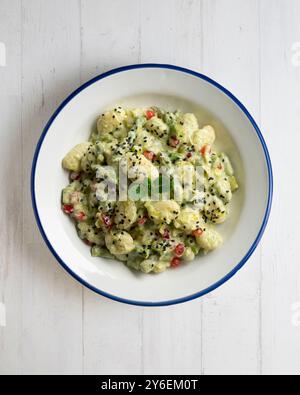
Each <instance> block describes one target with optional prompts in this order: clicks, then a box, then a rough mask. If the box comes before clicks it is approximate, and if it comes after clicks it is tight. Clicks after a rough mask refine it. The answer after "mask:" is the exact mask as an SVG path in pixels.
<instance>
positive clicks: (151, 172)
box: [126, 152, 159, 181]
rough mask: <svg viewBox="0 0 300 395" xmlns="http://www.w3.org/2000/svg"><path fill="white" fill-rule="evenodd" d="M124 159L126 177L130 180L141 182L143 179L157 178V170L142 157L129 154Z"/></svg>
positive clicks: (132, 153)
mask: <svg viewBox="0 0 300 395" xmlns="http://www.w3.org/2000/svg"><path fill="white" fill-rule="evenodd" d="M126 158H127V166H128V177H129V178H130V179H131V180H140V181H143V180H144V179H145V178H152V179H156V178H158V176H159V171H158V169H157V168H156V167H155V166H154V165H153V164H152V162H150V160H148V159H147V158H146V157H145V156H144V155H139V154H135V153H134V152H129V153H128V154H127V155H126Z"/></svg>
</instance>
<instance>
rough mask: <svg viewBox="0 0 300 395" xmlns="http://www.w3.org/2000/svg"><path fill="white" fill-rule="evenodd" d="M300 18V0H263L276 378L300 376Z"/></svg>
mask: <svg viewBox="0 0 300 395" xmlns="http://www.w3.org/2000/svg"><path fill="white" fill-rule="evenodd" d="M299 15H300V3H299V1H297V0H289V1H279V0H274V1H269V2H266V1H265V2H261V30H262V127H263V130H264V131H265V135H266V139H267V142H268V145H269V148H270V153H271V157H272V160H273V166H274V174H275V196H274V204H273V211H272V216H271V221H270V225H269V227H268V231H267V234H266V237H265V238H264V242H263V254H262V258H263V267H262V273H263V283H262V296H263V310H262V311H263V322H262V345H263V365H262V366H263V373H264V374H274V375H275V374H297V375H298V374H299V373H300V341H299V340H300V330H299V326H297V325H296V324H297V311H298V312H299V302H300V266H299V248H298V246H299V240H298V238H299V237H298V236H299V229H298V223H299V219H300V213H299V211H298V210H297V209H296V206H295V204H296V203H294V202H293V198H294V197H295V198H296V199H297V196H298V195H299V183H298V182H297V180H295V175H296V174H297V169H298V165H299V163H298V162H299V161H298V147H299V144H300V135H299V128H300V117H299V114H300V100H299V86H300V67H299V64H298V62H297V61H296V60H297V59H299V50H297V48H299V46H298V44H297V46H296V43H299V41H300V24H299ZM295 49H296V50H297V51H295ZM288 208H290V209H291V214H290V215H288V214H287V209H288ZM293 315H295V317H294V319H293ZM295 318H296V319H295Z"/></svg>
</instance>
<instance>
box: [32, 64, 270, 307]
mask: <svg viewBox="0 0 300 395" xmlns="http://www.w3.org/2000/svg"><path fill="white" fill-rule="evenodd" d="M116 104H121V105H123V106H150V105H158V106H163V107H165V108H168V109H173V110H174V109H176V108H179V109H181V110H183V111H189V112H194V113H196V114H197V115H198V119H199V121H200V124H201V125H202V126H203V125H205V124H208V123H209V124H212V125H213V126H214V127H215V128H216V131H217V142H218V148H220V149H222V150H224V151H225V152H227V153H228V154H229V156H230V157H231V159H232V161H233V164H234V167H235V171H236V175H237V178H238V181H239V184H240V190H239V191H238V192H237V193H236V194H235V196H234V199H233V206H232V214H231V217H230V218H229V220H228V221H227V223H226V224H224V225H222V226H221V227H220V228H219V229H220V231H221V233H222V234H223V236H224V239H225V242H224V245H223V246H222V248H220V249H218V250H216V251H215V252H213V253H211V254H209V255H207V256H205V257H200V258H198V259H197V260H196V261H195V262H194V263H191V264H186V265H183V266H182V267H180V268H178V269H176V270H167V271H166V272H165V273H163V274H160V275H144V274H141V273H136V272H133V271H130V270H129V269H128V268H127V267H126V266H125V265H123V264H122V263H120V262H117V261H116V262H112V261H107V260H105V259H100V258H92V257H91V255H90V249H89V248H88V247H87V246H86V245H85V244H84V243H82V241H81V240H80V239H79V238H78V236H77V234H76V231H75V227H74V225H73V223H72V222H71V221H70V220H69V218H67V216H65V215H63V213H62V212H61V204H60V194H61V190H62V188H63V187H64V186H65V185H66V184H67V182H68V175H67V173H66V172H65V171H64V170H63V169H62V167H61V160H62V158H63V157H64V155H65V153H66V152H68V151H69V149H71V148H72V147H73V146H74V145H75V144H77V143H80V142H82V141H84V140H86V139H88V137H89V134H90V131H91V128H92V127H93V126H94V123H95V120H96V118H97V116H98V115H99V114H100V113H101V112H102V111H103V110H104V109H106V108H110V107H114V106H115V105H116ZM31 183H32V185H31V188H32V201H33V208H34V212H35V216H36V219H37V223H38V226H39V229H40V231H41V234H42V236H43V238H44V240H45V242H46V244H47V245H48V247H49V249H50V250H51V252H52V253H53V255H54V256H55V257H56V258H57V260H58V261H59V262H60V264H61V265H62V266H63V267H64V268H65V269H66V270H67V271H68V272H69V273H70V274H71V275H72V276H73V277H75V278H76V279H77V280H78V281H80V282H81V283H82V284H84V285H85V286H87V287H88V288H90V289H92V290H93V291H95V292H98V293H99V294H101V295H104V296H107V297H109V298H111V299H114V300H117V301H120V302H126V303H131V304H135V305H144V306H163V305H170V304H175V303H181V302H185V301H188V300H191V299H194V298H197V297H200V296H202V295H204V294H206V293H208V292H210V291H212V290H214V289H215V288H217V287H219V286H220V285H222V284H223V283H224V282H226V281H227V280H229V279H230V278H231V277H232V276H233V275H234V274H235V273H236V272H237V271H238V270H239V269H240V268H241V267H242V266H243V265H244V264H245V263H246V261H247V260H248V259H249V257H250V256H251V254H252V253H253V251H254V250H255V248H256V246H257V245H258V243H259V241H260V239H261V237H262V234H263V232H264V229H265V227H266V224H267V221H268V217H269V213H270V208H271V201H272V184H273V180H272V168H271V163H270V158H269V154H268V151H267V147H266V144H265V142H264V139H263V137H262V134H261V132H260V131H259V128H258V127H257V125H256V123H255V121H254V120H253V118H252V117H251V116H250V114H249V113H248V111H247V110H246V108H245V107H244V106H243V105H242V104H241V103H240V102H239V101H238V100H237V99H236V98H235V97H234V96H233V95H232V94H231V93H230V92H228V91H227V90H226V89H225V88H223V87H222V86H220V85H219V84H217V83H216V82H214V81H212V80H211V79H209V78H207V77H205V76H203V75H200V74H198V73H196V72H193V71H190V70H187V69H183V68H179V67H175V66H170V65H157V64H146V65H135V66H128V67H123V68H120V69H116V70H112V71H110V72H108V73H105V74H102V75H100V76H99V77H96V78H94V79H93V80H91V81H89V82H88V83H86V84H84V85H83V86H81V87H80V88H79V89H77V90H76V91H75V92H74V93H72V94H71V95H70V96H69V97H68V98H67V99H66V100H65V101H64V102H63V103H62V105H61V106H60V107H59V108H58V109H57V111H56V112H55V113H54V115H53V116H52V117H51V119H50V121H49V122H48V124H47V126H46V127H45V129H44V131H43V133H42V136H41V138H40V141H39V143H38V145H37V149H36V153H35V156H34V160H33V167H32V180H31Z"/></svg>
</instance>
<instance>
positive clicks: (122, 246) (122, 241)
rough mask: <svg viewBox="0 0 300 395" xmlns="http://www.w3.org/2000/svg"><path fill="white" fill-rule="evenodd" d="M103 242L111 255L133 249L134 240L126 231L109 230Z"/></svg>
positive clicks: (126, 252)
mask: <svg viewBox="0 0 300 395" xmlns="http://www.w3.org/2000/svg"><path fill="white" fill-rule="evenodd" d="M105 243H106V246H107V248H108V250H109V252H110V253H111V254H113V255H116V256H118V255H125V254H128V253H129V252H131V251H133V250H134V247H135V245H134V241H133V238H132V237H131V235H130V234H129V233H127V232H124V231H121V232H109V233H107V234H106V236H105Z"/></svg>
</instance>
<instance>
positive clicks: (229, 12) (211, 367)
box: [203, 0, 261, 374]
mask: <svg viewBox="0 0 300 395" xmlns="http://www.w3.org/2000/svg"><path fill="white" fill-rule="evenodd" d="M258 4H259V1H257V0H255V1H253V0H244V1H239V0H218V1H211V0H204V1H203V10H204V29H203V31H204V33H203V34H204V50H203V51H204V72H205V73H206V74H208V75H209V76H211V77H213V78H215V79H216V80H217V81H219V82H221V83H222V84H224V85H225V86H226V87H227V88H229V89H231V90H232V91H233V93H234V94H236V95H237V96H238V97H239V98H240V99H241V100H242V101H243V102H244V103H245V104H246V105H247V106H248V108H249V109H250V111H251V112H252V113H253V114H254V116H255V117H257V118H259V113H260V106H259V93H260V91H259V89H260V84H259V81H260V63H259V56H260V51H259V17H258V15H259V8H258ZM259 330H260V249H258V251H257V252H256V253H255V255H254V256H253V257H252V258H251V260H250V261H249V262H248V264H247V265H246V267H245V268H244V269H243V270H242V271H241V272H240V273H239V274H238V275H237V276H236V277H235V278H234V279H232V280H231V281H230V282H229V283H227V284H226V285H225V286H223V287H222V288H220V289H219V290H217V291H216V292H214V293H213V295H211V296H210V297H209V298H207V299H206V300H205V303H204V315H203V347H204V349H203V364H204V367H203V373H205V374H256V373H259V372H260V358H261V349H260V335H259Z"/></svg>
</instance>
